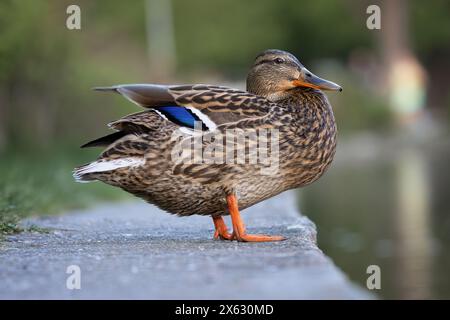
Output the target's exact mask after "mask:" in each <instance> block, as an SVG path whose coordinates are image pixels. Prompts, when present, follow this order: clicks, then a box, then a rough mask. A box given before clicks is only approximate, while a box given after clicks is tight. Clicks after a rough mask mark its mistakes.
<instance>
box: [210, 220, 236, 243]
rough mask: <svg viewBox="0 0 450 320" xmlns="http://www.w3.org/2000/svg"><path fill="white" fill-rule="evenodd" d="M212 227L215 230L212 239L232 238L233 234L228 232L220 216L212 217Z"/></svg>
mask: <svg viewBox="0 0 450 320" xmlns="http://www.w3.org/2000/svg"><path fill="white" fill-rule="evenodd" d="M213 221H214V227H215V228H216V231H215V232H214V239H220V240H230V241H231V240H233V235H232V234H231V233H229V232H228V228H227V225H226V224H225V221H223V218H222V217H221V216H219V217H213Z"/></svg>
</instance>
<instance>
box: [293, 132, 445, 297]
mask: <svg viewBox="0 0 450 320" xmlns="http://www.w3.org/2000/svg"><path fill="white" fill-rule="evenodd" d="M385 140H386V139H373V138H367V137H366V138H362V139H357V140H355V141H353V142H349V143H342V144H340V145H339V147H338V152H337V154H336V160H335V163H334V165H333V166H332V168H330V169H329V171H328V172H327V173H326V174H325V176H324V177H322V178H321V179H320V180H319V181H317V182H316V183H314V184H313V185H311V186H309V187H306V188H304V189H302V190H301V191H300V192H299V206H300V209H301V211H302V213H303V214H305V215H306V216H308V217H309V218H310V219H311V220H313V221H314V222H315V223H316V225H317V228H318V243H319V247H320V248H321V249H322V250H323V251H324V252H325V254H327V255H328V256H330V257H331V258H332V259H333V261H334V262H335V263H336V264H337V265H338V266H339V267H340V268H341V269H342V270H343V271H344V272H345V273H346V274H347V275H348V276H349V277H350V279H351V280H353V281H354V282H356V283H358V284H360V285H361V286H363V287H365V286H366V280H367V278H368V276H369V275H368V274H367V273H366V270H367V267H368V266H369V265H378V266H379V267H380V268H381V289H380V290H374V293H375V294H376V295H378V296H379V297H380V298H386V299H430V298H438V299H439V298H441V299H442V298H446V299H449V298H450V143H449V141H450V140H446V139H445V140H444V139H436V140H434V141H433V142H428V143H425V142H422V143H404V141H403V142H397V143H386V142H383V141H385Z"/></svg>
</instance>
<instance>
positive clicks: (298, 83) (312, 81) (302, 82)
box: [292, 68, 342, 91]
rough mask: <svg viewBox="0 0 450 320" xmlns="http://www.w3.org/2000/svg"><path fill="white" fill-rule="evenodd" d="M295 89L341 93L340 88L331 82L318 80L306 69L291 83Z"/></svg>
mask: <svg viewBox="0 0 450 320" xmlns="http://www.w3.org/2000/svg"><path fill="white" fill-rule="evenodd" d="M292 84H293V85H294V86H295V87H307V88H314V89H319V90H331V91H342V87H341V86H340V85H338V84H336V83H334V82H332V81H328V80H325V79H322V78H319V77H318V76H316V75H315V74H313V73H311V72H309V71H308V70H307V69H306V68H304V69H303V70H302V77H301V78H300V79H297V80H294V81H292Z"/></svg>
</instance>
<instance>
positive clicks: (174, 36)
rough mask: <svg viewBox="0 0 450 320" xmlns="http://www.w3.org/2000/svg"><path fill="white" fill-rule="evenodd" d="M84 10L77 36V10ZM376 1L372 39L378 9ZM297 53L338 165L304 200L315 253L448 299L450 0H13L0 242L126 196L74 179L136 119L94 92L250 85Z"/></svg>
mask: <svg viewBox="0 0 450 320" xmlns="http://www.w3.org/2000/svg"><path fill="white" fill-rule="evenodd" d="M71 4H77V5H78V6H79V7H80V8H81V30H69V29H67V28H66V19H67V17H68V14H67V13H66V8H67V7H68V6H69V5H71ZM371 4H376V5H378V6H379V7H380V8H381V29H379V30H378V29H374V30H371V29H369V28H368V27H367V25H366V21H367V19H368V18H369V16H370V14H368V13H366V10H367V7H368V6H369V5H371ZM268 48H278V49H283V50H287V51H290V52H292V53H293V54H294V55H296V56H297V57H298V58H299V59H300V61H301V62H302V63H303V64H304V65H306V66H307V67H308V69H310V70H311V71H312V72H314V73H315V74H317V75H319V76H321V77H324V78H326V79H329V80H332V81H335V82H337V83H339V84H340V85H342V86H343V88H344V91H343V92H342V93H340V94H335V93H331V94H329V95H328V96H329V98H330V100H331V102H332V105H333V107H334V111H335V115H336V118H337V123H338V127H339V143H338V152H337V155H336V161H335V162H334V164H333V166H332V168H331V169H330V170H329V171H328V173H327V174H326V175H325V176H324V177H323V178H322V179H321V180H320V181H319V182H317V183H315V184H313V185H312V186H310V187H308V188H305V189H303V190H301V191H299V192H298V203H299V209H300V211H301V212H302V213H303V214H305V215H307V216H308V217H309V218H311V219H312V220H313V221H314V222H315V223H316V224H317V227H318V241H319V247H320V248H321V249H322V250H323V251H324V252H325V253H326V254H327V255H329V256H330V257H331V258H332V259H333V260H334V261H335V263H336V264H337V265H338V266H339V267H340V268H342V269H343V270H344V272H345V273H347V274H348V275H349V277H350V278H351V279H352V280H353V281H355V282H357V283H359V284H360V285H362V286H364V287H365V281H366V279H367V276H368V275H367V274H366V268H367V266H369V265H372V264H376V265H379V266H380V267H381V270H382V289H381V290H379V291H377V292H376V293H377V294H379V296H381V297H382V298H419V299H421V298H450V276H449V274H448V272H449V270H450V202H449V200H448V199H447V197H448V196H449V190H450V170H449V162H450V139H449V137H450V136H449V122H450V90H449V89H450V2H449V1H446V0H431V1H430V2H427V4H424V2H423V1H419V0H411V1H406V0H389V1H354V0H342V1H329V0H327V1H325V0H316V1H299V0H283V1H281V0H278V1H273V0H272V1H271V0H250V1H238V0H215V1H208V0H190V1H185V0H171V1H169V0H136V1H133V2H126V1H119V0H108V1H106V0H100V1H95V2H94V1H87V0H85V1H82V0H78V1H60V0H49V1H43V0H22V1H16V0H2V1H1V2H0V236H1V235H6V234H11V233H14V232H19V231H21V227H20V226H18V225H17V222H18V221H19V220H20V219H21V218H23V217H26V216H29V215H32V214H48V213H61V212H63V211H65V210H68V209H71V208H78V207H81V206H88V205H91V204H93V203H95V202H99V201H106V200H108V201H109V200H120V199H128V196H127V195H126V194H125V193H123V192H121V191H119V190H115V189H113V188H112V187H109V186H106V185H101V184H95V183H94V184H88V185H80V184H76V183H75V182H73V180H72V176H71V170H72V168H73V167H74V166H76V165H79V164H81V163H84V162H87V161H89V160H92V159H93V158H94V157H95V156H96V154H97V152H98V150H83V151H81V150H79V149H78V146H79V145H81V144H82V143H84V142H86V141H87V140H89V139H91V138H95V137H97V136H99V135H102V134H105V133H107V128H106V127H105V125H104V124H105V123H107V122H109V121H111V120H114V119H116V118H119V117H121V116H123V115H125V114H127V113H131V112H135V111H138V109H137V108H136V107H135V106H134V105H133V104H130V103H128V102H127V101H126V100H125V99H122V98H120V97H118V96H117V97H111V98H108V99H105V97H104V96H102V95H99V94H95V93H94V92H92V91H91V90H90V88H92V87H94V86H102V85H112V84H119V83H140V82H152V83H154V82H160V83H211V84H221V85H229V86H234V87H238V88H245V83H244V81H245V78H246V73H247V71H248V69H249V68H250V66H251V64H252V62H253V59H254V57H255V56H256V55H257V54H258V53H259V52H260V51H262V50H265V49H268Z"/></svg>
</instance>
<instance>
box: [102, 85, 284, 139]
mask: <svg viewBox="0 0 450 320" xmlns="http://www.w3.org/2000/svg"><path fill="white" fill-rule="evenodd" d="M95 90H98V91H112V92H117V93H119V94H121V95H122V96H124V97H125V98H126V99H128V100H130V101H132V102H133V103H135V104H137V105H139V106H141V107H144V108H151V109H153V110H155V111H156V112H157V113H158V114H159V115H160V116H162V117H163V118H165V119H167V120H169V121H171V122H173V123H175V124H177V125H179V126H183V127H188V128H191V129H193V128H194V127H195V124H196V122H199V123H201V126H202V129H203V130H209V131H213V130H215V129H216V128H217V127H218V126H221V125H226V126H227V127H230V126H231V127H233V126H241V127H245V126H246V125H247V126H252V123H249V122H248V121H251V122H252V121H257V122H261V120H262V119H263V118H264V117H265V116H267V115H268V114H269V113H270V111H271V110H272V108H274V107H275V106H276V104H275V103H273V102H271V101H269V100H267V99H265V98H263V97H260V96H256V95H254V94H251V93H249V92H246V91H241V90H236V89H231V88H227V87H220V86H211V85H179V86H177V85H172V86H165V85H156V84H127V85H117V86H113V87H102V88H95Z"/></svg>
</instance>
